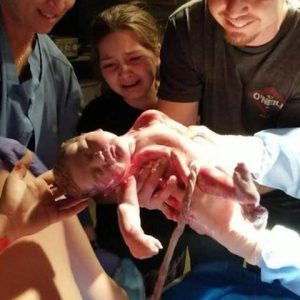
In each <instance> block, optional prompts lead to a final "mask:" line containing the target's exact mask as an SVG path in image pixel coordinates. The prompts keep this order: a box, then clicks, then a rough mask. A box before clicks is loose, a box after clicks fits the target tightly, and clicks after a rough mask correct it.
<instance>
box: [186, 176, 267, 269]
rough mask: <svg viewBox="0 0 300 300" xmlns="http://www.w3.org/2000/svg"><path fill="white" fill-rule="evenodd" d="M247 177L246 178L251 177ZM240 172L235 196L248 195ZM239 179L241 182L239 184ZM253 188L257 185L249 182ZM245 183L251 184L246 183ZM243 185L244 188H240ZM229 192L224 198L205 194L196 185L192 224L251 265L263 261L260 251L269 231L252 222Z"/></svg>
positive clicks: (191, 211) (191, 210) (234, 179)
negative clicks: (256, 226)
mask: <svg viewBox="0 0 300 300" xmlns="http://www.w3.org/2000/svg"><path fill="white" fill-rule="evenodd" d="M248 179H249V177H247V178H246V179H245V180H248ZM240 180H244V178H241V176H240V174H239V173H237V172H235V173H234V176H233V182H234V185H235V188H236V196H237V197H241V196H243V193H244V195H245V197H247V193H248V190H247V189H245V188H244V186H243V184H241V182H240ZM237 181H239V183H238V184H237ZM250 183H251V184H252V186H250V187H251V188H255V187H254V184H253V182H250ZM245 184H248V183H247V182H245ZM241 187H242V190H241V189H240V188H241ZM227 196H228V197H227V198H226V192H224V193H223V195H222V197H218V196H214V195H209V194H207V193H203V192H202V191H201V190H200V189H199V187H198V186H196V189H195V192H194V195H193V200H192V203H191V207H190V216H189V225H190V227H191V228H193V229H194V230H195V231H196V232H198V233H199V234H207V235H209V236H210V237H212V238H213V239H215V240H216V241H218V242H219V243H220V244H222V245H223V246H225V247H226V248H227V249H228V250H229V251H230V252H232V253H234V254H236V255H238V256H241V257H243V258H244V259H245V260H246V261H247V262H248V263H250V264H254V265H256V264H258V263H259V261H260V260H261V251H262V248H263V246H264V242H265V241H266V240H267V239H266V237H267V231H266V230H265V229H264V228H263V229H262V230H257V229H256V228H255V226H254V225H253V223H251V222H250V221H248V219H246V218H245V217H244V215H245V214H244V211H243V210H242V207H241V205H240V204H239V203H238V202H237V201H236V199H235V198H233V197H232V196H233V195H232V193H231V192H230V193H228V195H227Z"/></svg>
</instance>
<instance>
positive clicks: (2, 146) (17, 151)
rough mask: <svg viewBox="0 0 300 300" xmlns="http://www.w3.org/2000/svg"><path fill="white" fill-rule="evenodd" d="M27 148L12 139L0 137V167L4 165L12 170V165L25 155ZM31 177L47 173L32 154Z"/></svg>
mask: <svg viewBox="0 0 300 300" xmlns="http://www.w3.org/2000/svg"><path fill="white" fill-rule="evenodd" d="M26 151H27V148H26V147H25V146H23V145H22V144H20V143H19V142H18V141H15V140H13V139H9V138H5V137H0V166H1V165H5V166H6V167H8V169H12V168H13V166H14V165H16V164H17V162H18V161H19V160H20V159H21V158H22V157H23V156H24V155H25V153H26ZM29 169H30V171H31V172H32V174H33V175H35V176H38V175H40V174H42V173H44V172H46V171H47V168H46V167H45V165H44V164H43V163H42V162H41V161H40V160H39V159H38V158H37V156H36V155H35V154H34V153H32V160H31V164H30V167H29Z"/></svg>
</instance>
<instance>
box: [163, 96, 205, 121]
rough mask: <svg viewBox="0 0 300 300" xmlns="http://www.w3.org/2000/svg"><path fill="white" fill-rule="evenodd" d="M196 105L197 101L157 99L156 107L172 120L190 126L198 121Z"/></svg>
mask: <svg viewBox="0 0 300 300" xmlns="http://www.w3.org/2000/svg"><path fill="white" fill-rule="evenodd" d="M198 105H199V104H198V101H195V102H185V103H182V102H173V101H167V100H163V99H159V100H158V105H157V109H158V110H160V111H162V112H163V113H165V114H166V115H168V116H169V117H170V118H172V119H173V120H175V121H177V122H179V123H181V124H183V125H185V126H190V125H196V124H198V123H199V120H198Z"/></svg>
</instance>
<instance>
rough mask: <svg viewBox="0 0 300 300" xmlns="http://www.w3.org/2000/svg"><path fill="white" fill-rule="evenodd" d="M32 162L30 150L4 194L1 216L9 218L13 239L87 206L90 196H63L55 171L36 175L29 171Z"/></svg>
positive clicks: (10, 176) (12, 175)
mask: <svg viewBox="0 0 300 300" xmlns="http://www.w3.org/2000/svg"><path fill="white" fill-rule="evenodd" d="M30 163H31V152H29V151H27V153H26V154H25V156H24V157H23V158H22V159H21V160H20V161H19V162H18V163H17V164H16V166H15V167H14V168H13V170H12V171H11V172H10V173H9V175H8V177H7V178H6V181H5V183H4V186H3V190H2V194H1V198H0V217H1V218H2V219H3V218H4V219H6V224H7V227H6V233H7V236H8V237H9V238H10V239H11V240H14V239H16V238H19V237H21V236H25V235H30V234H33V233H36V232H38V231H40V230H42V229H44V228H45V227H47V226H48V225H51V224H52V223H55V222H58V221H61V220H62V219H64V218H67V217H70V216H72V215H74V214H77V213H78V212H80V211H81V210H82V209H83V208H85V207H86V206H87V201H86V200H78V201H72V200H71V199H66V198H63V197H61V196H62V192H61V191H59V190H58V189H57V188H55V187H54V186H53V181H54V179H53V175H52V172H51V171H49V172H47V173H44V174H42V175H41V176H39V177H37V178H34V177H33V176H32V175H31V174H30V173H29V172H28V168H29V166H30ZM58 197H61V198H59V199H58Z"/></svg>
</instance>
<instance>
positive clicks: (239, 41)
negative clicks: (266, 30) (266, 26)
mask: <svg viewBox="0 0 300 300" xmlns="http://www.w3.org/2000/svg"><path fill="white" fill-rule="evenodd" d="M258 35H259V34H258V33H256V34H252V35H245V34H243V33H238V32H230V33H228V32H225V40H226V41H227V43H229V44H231V45H233V46H236V47H243V46H247V45H249V44H250V43H251V42H253V41H254V40H255V39H256V38H257V36H258Z"/></svg>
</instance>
